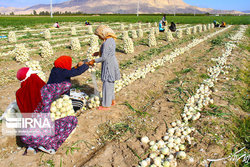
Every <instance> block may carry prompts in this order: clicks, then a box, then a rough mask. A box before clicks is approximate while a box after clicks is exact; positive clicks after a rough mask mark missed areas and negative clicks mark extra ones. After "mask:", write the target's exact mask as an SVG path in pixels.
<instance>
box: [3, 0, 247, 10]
mask: <svg viewBox="0 0 250 167" xmlns="http://www.w3.org/2000/svg"><path fill="white" fill-rule="evenodd" d="M52 1H53V3H60V2H64V1H67V0H52ZM141 1H143V0H141ZM183 1H184V2H186V3H188V4H190V5H194V6H199V7H204V8H214V9H224V10H239V11H242V10H250V0H183ZM49 3H50V0H0V7H2V6H3V7H28V6H31V5H36V4H49Z"/></svg>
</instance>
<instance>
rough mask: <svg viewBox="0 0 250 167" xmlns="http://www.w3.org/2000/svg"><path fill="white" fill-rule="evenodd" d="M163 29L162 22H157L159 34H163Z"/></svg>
mask: <svg viewBox="0 0 250 167" xmlns="http://www.w3.org/2000/svg"><path fill="white" fill-rule="evenodd" d="M164 31H165V28H163V24H162V20H161V21H160V22H159V32H164Z"/></svg>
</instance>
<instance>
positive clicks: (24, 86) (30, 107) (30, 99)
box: [16, 67, 46, 113]
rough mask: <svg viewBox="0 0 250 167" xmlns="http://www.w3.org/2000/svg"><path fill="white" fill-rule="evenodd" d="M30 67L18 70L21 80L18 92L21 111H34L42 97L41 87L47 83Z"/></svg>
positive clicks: (17, 99)
mask: <svg viewBox="0 0 250 167" xmlns="http://www.w3.org/2000/svg"><path fill="white" fill-rule="evenodd" d="M30 70H31V69H29V68H28V67H23V68H21V69H20V70H18V72H17V79H18V80H20V81H21V88H19V89H18V90H17V92H16V101H17V105H18V107H19V109H20V111H21V113H33V112H34V110H35V109H36V108H37V105H38V103H39V102H41V101H42V98H41V92H40V91H41V88H42V87H43V86H44V85H45V84H46V83H45V82H44V81H43V80H42V79H41V78H40V77H39V76H38V75H36V74H34V73H32V72H31V71H30Z"/></svg>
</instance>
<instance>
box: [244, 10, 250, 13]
mask: <svg viewBox="0 0 250 167" xmlns="http://www.w3.org/2000/svg"><path fill="white" fill-rule="evenodd" d="M242 12H243V13H250V10H245V11H242Z"/></svg>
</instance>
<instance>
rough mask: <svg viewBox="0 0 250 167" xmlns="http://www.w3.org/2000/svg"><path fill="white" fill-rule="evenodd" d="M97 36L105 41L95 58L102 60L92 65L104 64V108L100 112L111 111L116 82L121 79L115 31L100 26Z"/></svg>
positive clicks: (100, 108) (102, 75)
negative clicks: (116, 53) (116, 54)
mask: <svg viewBox="0 0 250 167" xmlns="http://www.w3.org/2000/svg"><path fill="white" fill-rule="evenodd" d="M95 35H97V36H98V37H99V38H100V39H101V40H103V41H104V43H103V44H102V46H101V48H100V52H96V53H94V54H93V56H98V55H99V54H100V56H101V57H100V58H98V59H95V60H91V61H90V62H89V64H90V65H93V64H94V63H95V62H96V63H102V70H101V80H102V82H103V86H102V95H103V97H102V106H100V107H99V108H98V109H99V110H109V109H110V108H109V107H110V106H111V105H115V91H114V84H115V81H116V80H119V79H120V70H119V65H118V62H117V59H116V56H115V49H116V44H115V39H116V35H115V33H114V31H113V30H112V29H111V28H109V27H108V26H105V25H100V26H98V27H97V29H96V30H95Z"/></svg>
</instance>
